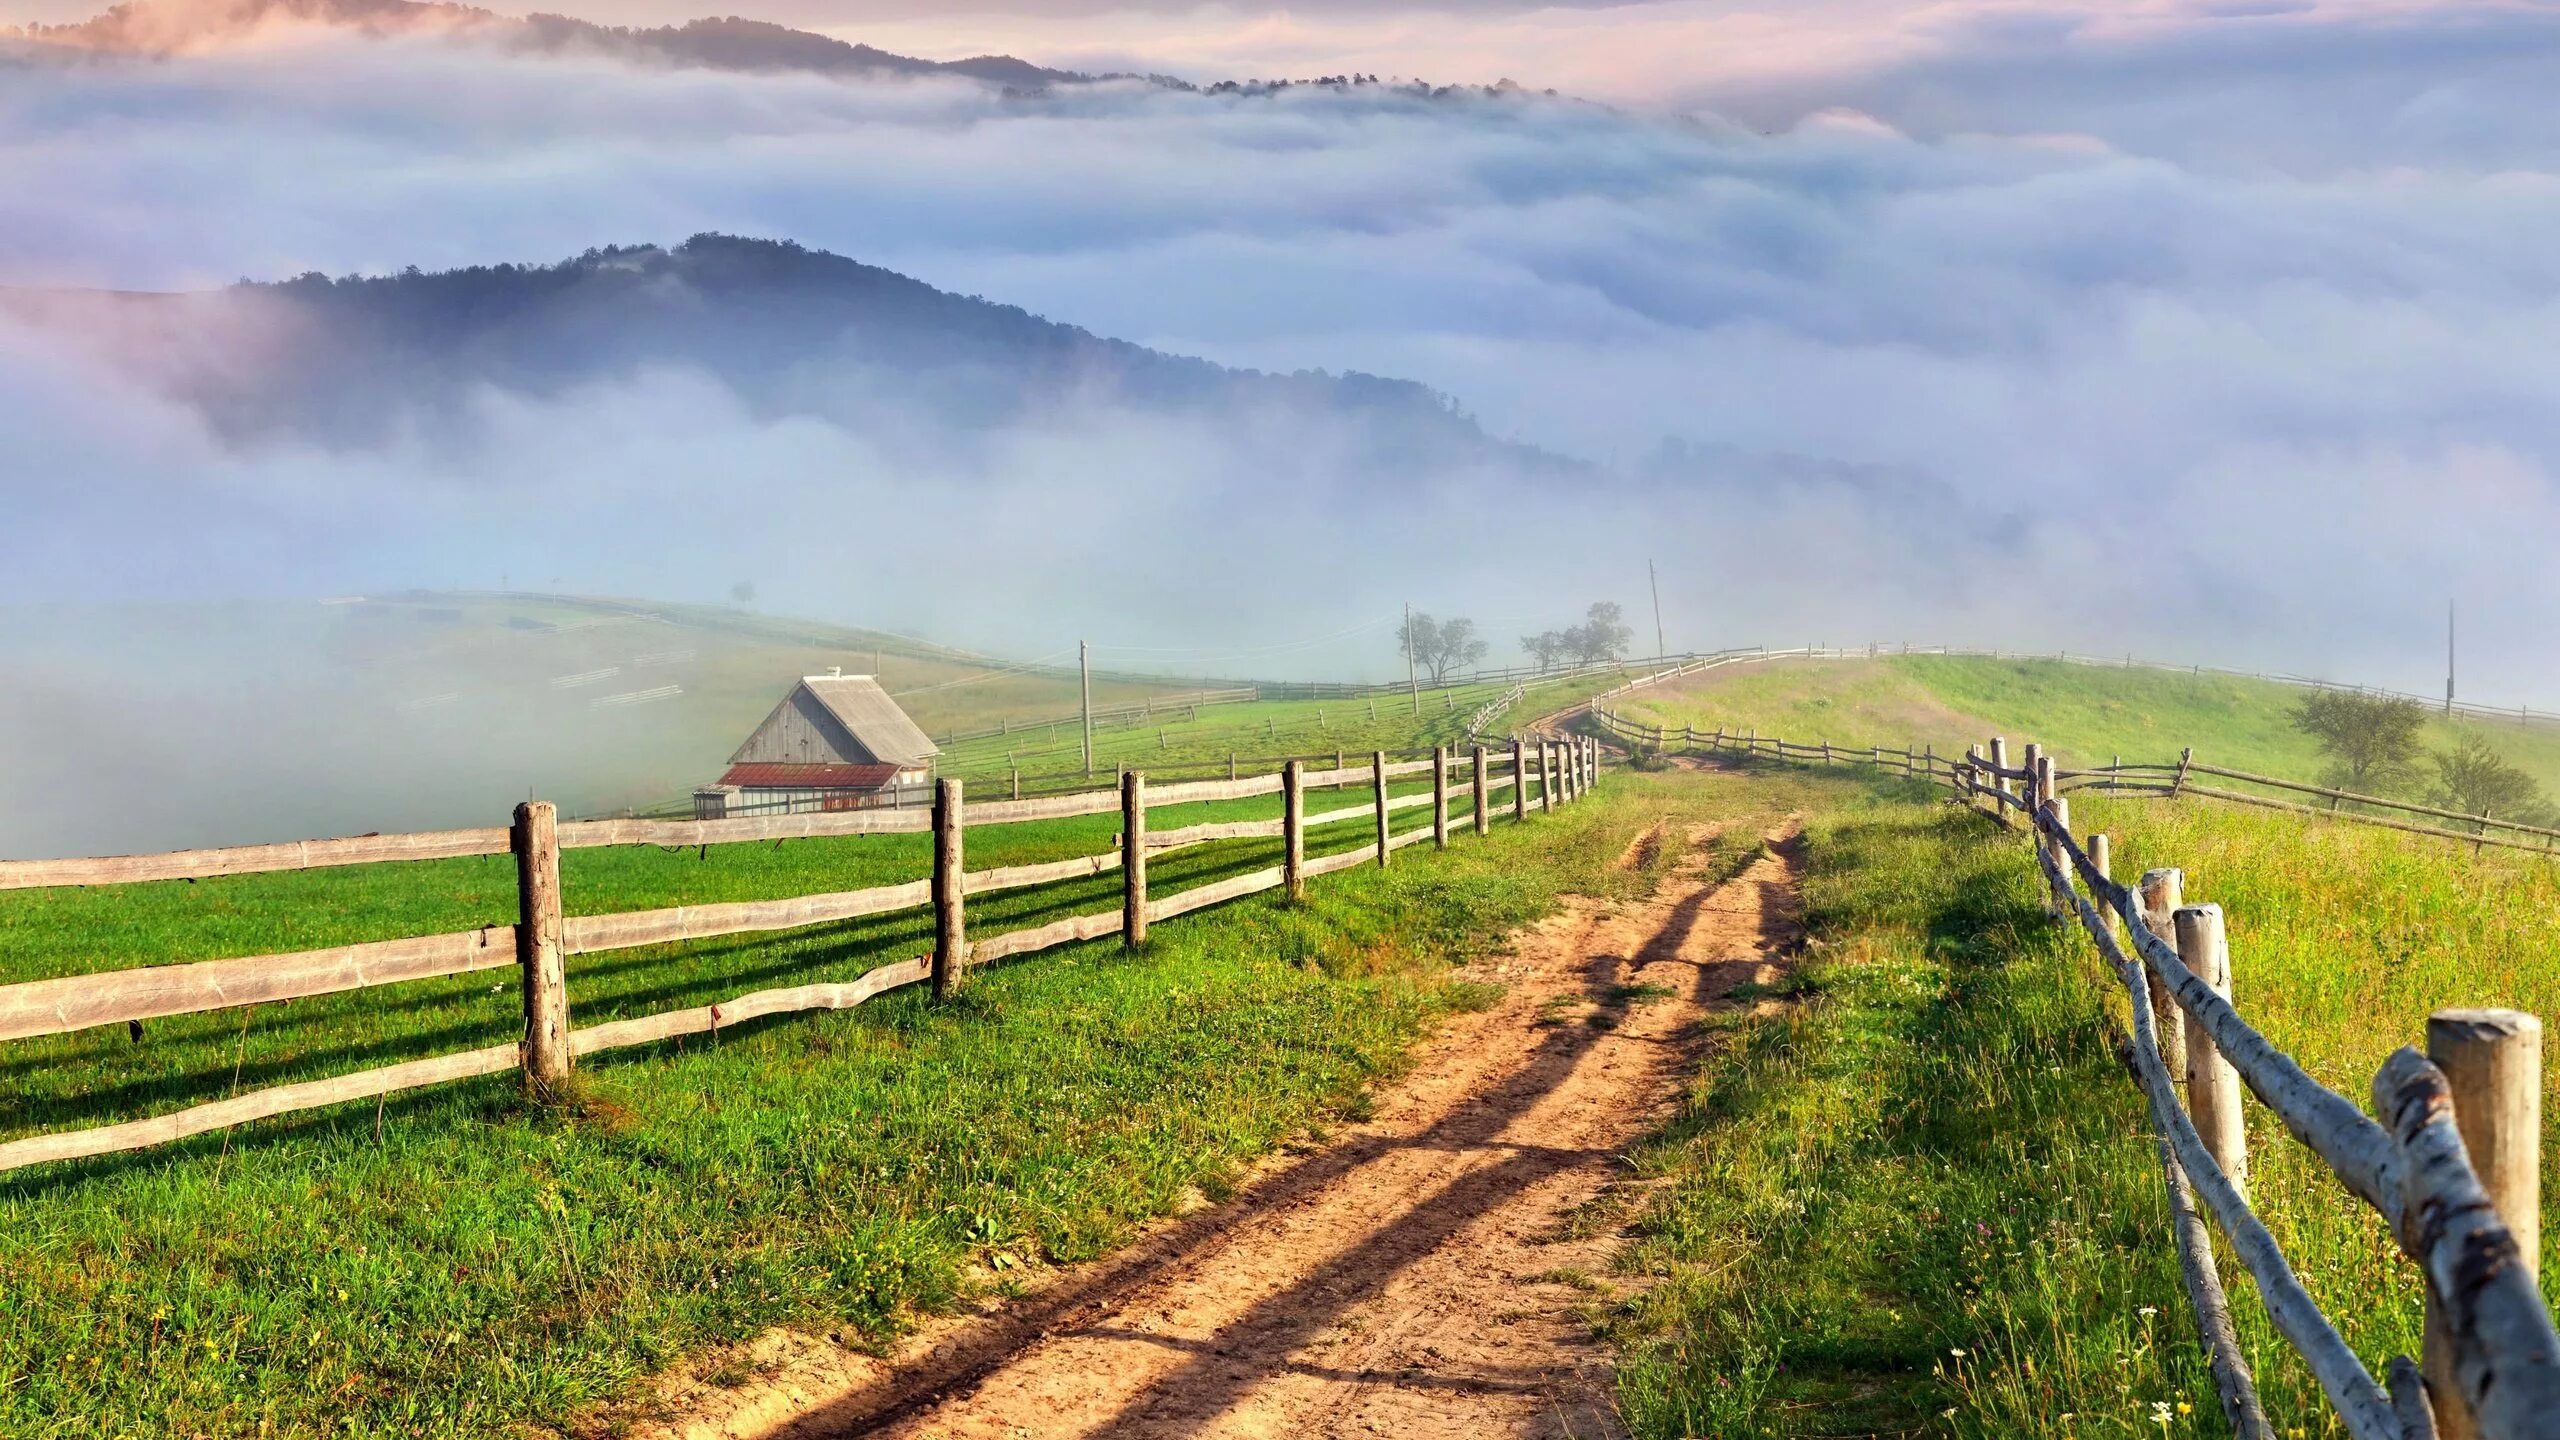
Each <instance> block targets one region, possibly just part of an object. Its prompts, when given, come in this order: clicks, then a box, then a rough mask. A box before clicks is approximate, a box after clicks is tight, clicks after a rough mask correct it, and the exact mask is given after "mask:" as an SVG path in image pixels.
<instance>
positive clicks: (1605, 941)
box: [661, 837, 1796, 1440]
mask: <svg viewBox="0 0 2560 1440" xmlns="http://www.w3.org/2000/svg"><path fill="white" fill-rule="evenodd" d="M1656 838H1658V837H1656ZM1645 843H1650V842H1649V841H1640V842H1639V844H1640V845H1642V844H1645ZM1790 857H1791V847H1790V846H1789V845H1787V844H1786V843H1783V842H1782V843H1780V844H1779V845H1778V846H1777V848H1776V850H1775V852H1774V853H1772V854H1768V855H1764V856H1763V857H1762V858H1760V859H1759V860H1757V861H1756V862H1754V863H1753V864H1752V866H1751V867H1750V869H1748V870H1747V871H1745V872H1744V873H1743V874H1742V875H1741V876H1740V877H1738V878H1737V879H1735V880H1733V881H1731V882H1730V883H1727V884H1725V885H1722V886H1718V887H1714V888H1712V889H1710V888H1709V886H1708V885H1707V884H1706V883H1705V882H1704V880H1703V879H1702V878H1701V877H1700V876H1699V875H1698V874H1696V873H1695V872H1694V870H1692V869H1687V868H1684V869H1683V870H1681V871H1676V872H1675V873H1674V875H1673V876H1672V877H1671V878H1669V879H1668V880H1667V881H1666V882H1665V883H1664V884H1663V885H1662V886H1661V887H1659V889H1658V890H1657V892H1656V894H1655V895H1654V896H1652V897H1651V898H1650V899H1648V900H1645V901H1642V902H1639V903H1635V904H1631V905H1627V906H1623V907H1619V908H1618V909H1616V910H1615V911H1614V912H1613V911H1612V910H1611V909H1609V908H1608V907H1605V906H1601V905H1598V904H1595V903H1591V902H1582V901H1577V902H1575V903H1574V904H1572V905H1571V906H1570V907H1569V908H1568V909H1567V910H1566V911H1565V912H1564V913H1562V914H1559V915H1557V916H1555V917H1553V918H1551V919H1549V920H1547V921H1545V922H1542V923H1541V924H1539V925H1537V926H1535V927H1533V928H1532V929H1531V930H1530V931H1528V932H1526V933H1524V934H1523V935H1522V936H1520V937H1519V944H1518V947H1517V951H1516V953H1515V954H1513V955H1510V956H1507V957H1503V958H1501V959H1498V960H1492V961H1488V962H1485V963H1484V964H1483V965H1482V966H1481V967H1480V968H1479V969H1478V970H1477V971H1476V972H1475V978H1479V979H1484V980H1490V981H1495V982H1498V983H1500V984H1501V985H1502V986H1503V987H1504V992H1503V996H1502V998H1501V999H1500V1000H1499V1001H1498V1002H1497V1003H1496V1004H1495V1005H1493V1006H1492V1007H1491V1008H1489V1009H1487V1010H1485V1011H1483V1012H1480V1013H1476V1014H1470V1015H1466V1016H1462V1017H1460V1018H1459V1019H1457V1020H1455V1021H1453V1022H1452V1023H1450V1024H1449V1025H1448V1026H1446V1027H1444V1029H1443V1030H1442V1031H1441V1032H1440V1033H1439V1034H1438V1035H1437V1036H1435V1037H1434V1038H1433V1039H1432V1040H1431V1041H1430V1042H1429V1043H1428V1044H1427V1046H1426V1047H1425V1050H1424V1053H1423V1055H1422V1057H1421V1059H1420V1063H1419V1064H1418V1065H1417V1066H1416V1068H1415V1069H1414V1070H1413V1072H1412V1073H1411V1074H1409V1075H1408V1076H1406V1077H1405V1078H1404V1079H1403V1080H1401V1081H1399V1082H1397V1083H1395V1084H1394V1085H1392V1086H1389V1087H1386V1088H1385V1089H1384V1090H1383V1091H1382V1092H1381V1093H1380V1095H1379V1096H1378V1101H1377V1105H1376V1108H1375V1112H1374V1115H1373V1117H1372V1118H1371V1119H1370V1120H1368V1121H1366V1122H1365V1123H1362V1124H1359V1125H1356V1126H1352V1127H1349V1128H1347V1129H1346V1130H1344V1131H1343V1132H1341V1133H1340V1134H1339V1135H1338V1136H1337V1137H1336V1138H1335V1139H1334V1140H1333V1142H1332V1143H1330V1144H1329V1145H1328V1146H1326V1147H1325V1148H1323V1149H1321V1150H1319V1151H1317V1152H1315V1153H1312V1154H1308V1155H1305V1156H1302V1157H1299V1158H1296V1159H1293V1160H1289V1161H1286V1162H1284V1163H1282V1164H1280V1165H1278V1166H1275V1167H1273V1168H1270V1169H1268V1170H1266V1172H1265V1173H1263V1174H1262V1175H1261V1177H1260V1178H1259V1179H1257V1180H1256V1181H1255V1182H1253V1183H1252V1184H1250V1185H1249V1186H1247V1187H1246V1189H1245V1190H1244V1191H1243V1192H1242V1193H1241V1194H1239V1195H1238V1196H1237V1197H1236V1198H1234V1199H1233V1200H1231V1201H1230V1202H1228V1203H1227V1204H1225V1205H1221V1206H1215V1207H1211V1208H1209V1209H1206V1210H1203V1211H1201V1212H1199V1213H1197V1214H1195V1215H1194V1216H1192V1217H1190V1218H1189V1219H1187V1220H1185V1221H1183V1222H1180V1223H1178V1224H1176V1225H1173V1226H1171V1227H1169V1228H1167V1229H1166V1230H1164V1231H1161V1232H1159V1233H1158V1234H1156V1235H1155V1236H1154V1237H1152V1238H1151V1239H1150V1240H1148V1241H1147V1242H1145V1243H1143V1244H1141V1245H1140V1246H1138V1247H1136V1248H1135V1249H1134V1250H1132V1251H1131V1252H1129V1253H1126V1254H1124V1255H1122V1256H1120V1257H1118V1258H1116V1259H1114V1260H1112V1261H1110V1262H1106V1263H1105V1264H1102V1265H1098V1266H1095V1267H1092V1268H1091V1269H1090V1270H1089V1271H1088V1272H1085V1273H1083V1274H1081V1275H1079V1276H1077V1277H1075V1278H1073V1279H1071V1280H1068V1281H1063V1282H1061V1283H1060V1284H1058V1285H1056V1286H1053V1287H1051V1288H1050V1289H1049V1290H1047V1291H1044V1292H1042V1293H1041V1294H1040V1295H1038V1296H1035V1297H1033V1298H1032V1299H1030V1300H1028V1301H1023V1302H1018V1303H1016V1304H1015V1305H1012V1306H1008V1307H1004V1308H1002V1309H998V1310H994V1311H991V1312H990V1313H988V1314H987V1315H985V1316H983V1317H980V1318H979V1319H976V1320H972V1321H968V1322H964V1323H962V1324H960V1325H958V1326H956V1327H953V1328H951V1329H949V1330H948V1331H947V1332H946V1333H944V1334H942V1335H940V1336H937V1337H933V1338H932V1339H931V1340H930V1341H929V1342H925V1343H920V1344H919V1346H917V1347H912V1348H911V1353H909V1354H906V1355H903V1356H901V1357H899V1358H898V1360H897V1361H896V1362H895V1363H892V1364H887V1365H873V1364H868V1363H867V1362H857V1365H856V1367H855V1369H853V1370H851V1371H846V1372H844V1373H838V1374H835V1375H833V1376H829V1375H826V1374H821V1373H811V1372H810V1371H809V1369H808V1366H807V1365H806V1364H801V1365H800V1367H799V1368H800V1373H797V1374H795V1373H793V1367H794V1364H795V1363H797V1362H795V1361H794V1360H793V1359H792V1357H790V1356H788V1355H783V1356H778V1357H775V1361H774V1363H776V1364H777V1365H778V1366H779V1368H780V1370H781V1372H782V1373H781V1374H780V1376H779V1378H777V1379H776V1380H774V1381H772V1382H769V1383H767V1384H766V1385H764V1386H763V1387H762V1393H758V1391H757V1387H754V1386H750V1387H747V1389H746V1393H738V1392H737V1391H736V1390H734V1389H733V1390H731V1391H724V1392H711V1393H698V1394H697V1395H696V1396H694V1397H692V1403H690V1404H687V1405H685V1406H684V1407H683V1408H684V1409H685V1410H688V1411H690V1412H691V1413H689V1414H687V1415H685V1416H684V1418H682V1419H679V1420H678V1421H677V1422H676V1423H675V1424H673V1425H671V1426H669V1427H667V1429H666V1430H665V1431H662V1432H661V1433H672V1434H675V1435H681V1436H687V1437H713V1436H718V1437H731V1436H786V1437H792V1440H814V1437H820V1436H826V1437H839V1436H855V1435H863V1436H882V1437H897V1440H926V1437H1027V1436H1040V1437H1050V1436H1114V1437H1174V1436H1182V1437H1207V1436H1217V1437H1261V1436H1288V1437H1292V1440H1310V1437H1336V1436H1371V1435H1394V1436H1416V1437H1444V1436H1446V1437H1455V1436H1468V1437H1510V1436H1539V1437H1547V1436H1566V1435H1571V1436H1576V1437H1593V1436H1607V1435H1614V1434H1617V1433H1620V1431H1619V1426H1618V1423H1617V1419H1616V1415H1615V1412H1614V1408H1613V1406H1612V1404H1611V1397H1610V1383H1609V1375H1608V1370H1607V1357H1606V1354H1605V1353H1604V1351H1603V1350H1602V1349H1601V1348H1600V1347H1599V1346H1597V1345H1596V1344H1594V1343H1593V1341H1592V1340H1591V1338H1590V1325H1589V1322H1588V1321H1587V1320H1586V1319H1585V1318H1584V1314H1583V1307H1585V1306H1586V1305H1588V1304H1589V1303H1591V1301H1592V1299H1593V1292H1594V1291H1595V1289H1598V1288H1601V1287H1605V1286H1610V1285H1613V1284H1623V1283H1626V1282H1623V1281H1613V1280H1611V1279H1610V1278H1609V1276H1610V1261H1611V1257H1612V1255H1613V1252H1614V1251H1615V1248H1616V1246H1617V1244H1618V1243H1619V1242H1618V1237H1617V1229H1618V1226H1619V1225H1620V1224H1622V1223H1623V1215H1624V1212H1625V1211H1626V1210H1627V1209H1628V1208H1629V1207H1628V1206H1627V1205H1616V1206H1612V1205H1609V1204H1607V1203H1606V1202H1607V1200H1608V1199H1609V1198H1610V1192H1611V1187H1612V1186H1613V1184H1614V1183H1615V1182H1617V1181H1619V1180H1620V1179H1621V1178H1622V1175H1623V1172H1622V1167H1621V1165H1620V1161H1619V1157H1620V1156H1621V1154H1622V1153H1623V1152H1624V1150H1625V1149H1626V1147H1628V1146H1629V1145H1630V1144H1632V1143H1633V1142H1635V1141H1636V1140H1637V1139H1639V1138H1640V1137H1642V1136H1643V1135H1644V1134H1646V1133H1647V1132H1648V1131H1650V1130H1652V1129H1653V1128H1655V1127H1656V1126H1658V1125H1659V1124H1660V1123H1661V1122H1662V1121H1663V1120H1664V1119H1666V1118H1667V1117H1668V1116H1669V1115H1670V1113H1671V1111H1672V1108H1673V1106H1674V1104H1675V1103H1676V1101H1677V1098H1678V1095H1679V1090H1680V1085H1681V1080H1682V1076H1683V1074H1684V1073H1685V1071H1686V1067H1687V1062H1688V1060H1689V1059H1690V1058H1691V1057H1692V1055H1693V1054H1694V1047H1695V1046H1696V1045H1697V1044H1698V1026H1697V1022H1698V1020H1699V1018H1700V1016H1701V1015H1702V1014H1703V1013H1704V1012H1705V1010H1706V1009H1707V1008H1708V1007H1709V1006H1712V1005H1714V1004H1716V1003H1718V1001H1719V999H1720V997H1722V996H1724V995H1725V994H1726V993H1727V992H1728V991H1730V990H1731V989H1732V988H1733V987H1735V986H1736V985H1738V984H1741V983H1743V982H1746V981H1753V980H1757V981H1760V982H1763V983H1766V982H1767V981H1769V980H1772V979H1774V978H1775V967H1776V966H1777V964H1778V963H1779V957H1780V956H1781V955H1782V954H1783V953H1784V952H1785V950H1786V949H1787V948H1788V947H1789V946H1790V945H1791V943H1792V941H1793V938H1794V936H1795V923H1796V912H1795V903H1794V875H1793V862H1792V859H1791V858H1790ZM1635 858H1636V857H1635V855H1634V854H1633V852H1631V853H1630V856H1629V863H1633V861H1634V859H1635ZM1618 1198H1621V1199H1629V1200H1631V1199H1632V1197H1626V1196H1621V1197H1618ZM823 1348H825V1349H828V1350H830V1351H832V1347H823ZM835 1353H837V1354H841V1352H835Z"/></svg>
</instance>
